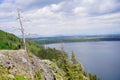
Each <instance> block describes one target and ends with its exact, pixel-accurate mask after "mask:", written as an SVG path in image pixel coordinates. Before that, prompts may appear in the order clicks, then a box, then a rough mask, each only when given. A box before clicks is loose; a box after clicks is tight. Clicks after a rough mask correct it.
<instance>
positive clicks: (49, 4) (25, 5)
mask: <svg viewBox="0 0 120 80" xmlns="http://www.w3.org/2000/svg"><path fill="white" fill-rule="evenodd" d="M17 8H19V9H20V11H21V16H22V20H23V25H24V28H25V33H26V34H37V35H40V36H56V35H94V34H96V35H99V34H120V0H0V29H2V30H4V31H7V32H11V33H15V34H16V35H20V30H19V27H20V26H19V22H18V20H17V11H16V9H17Z"/></svg>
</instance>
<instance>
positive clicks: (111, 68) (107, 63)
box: [45, 41, 120, 80]
mask: <svg viewBox="0 0 120 80" xmlns="http://www.w3.org/2000/svg"><path fill="white" fill-rule="evenodd" d="M63 45H64V50H65V51H66V52H68V53H69V55H71V51H74V52H75V54H76V57H77V58H78V61H79V62H80V63H81V64H82V65H83V66H84V70H85V71H86V72H91V73H93V74H96V75H97V76H98V77H100V78H101V79H102V80H120V41H100V42H74V43H64V44H63ZM45 47H51V48H56V49H59V50H60V49H61V43H56V44H48V45H45Z"/></svg>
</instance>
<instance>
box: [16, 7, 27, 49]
mask: <svg viewBox="0 0 120 80" xmlns="http://www.w3.org/2000/svg"><path fill="white" fill-rule="evenodd" d="M17 13H18V20H19V23H20V27H21V29H20V30H21V33H22V41H23V47H24V49H25V50H26V51H27V48H26V41H25V34H24V28H23V24H22V20H21V15H20V11H19V9H17Z"/></svg>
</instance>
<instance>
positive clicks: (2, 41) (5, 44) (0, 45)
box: [0, 30, 21, 49]
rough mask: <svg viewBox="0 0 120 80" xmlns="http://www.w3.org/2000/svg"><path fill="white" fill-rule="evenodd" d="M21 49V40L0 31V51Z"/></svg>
mask: <svg viewBox="0 0 120 80" xmlns="http://www.w3.org/2000/svg"><path fill="white" fill-rule="evenodd" d="M18 48H21V40H20V39H19V38H18V37H16V36H15V35H14V34H10V33H7V32H4V31H2V30H0V49H18Z"/></svg>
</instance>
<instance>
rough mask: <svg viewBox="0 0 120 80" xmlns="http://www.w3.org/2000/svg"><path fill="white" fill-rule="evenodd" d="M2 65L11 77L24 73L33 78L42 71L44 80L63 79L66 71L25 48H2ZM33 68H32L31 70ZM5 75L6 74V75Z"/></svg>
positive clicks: (25, 75)
mask: <svg viewBox="0 0 120 80" xmlns="http://www.w3.org/2000/svg"><path fill="white" fill-rule="evenodd" d="M0 65H2V66H3V67H4V68H5V69H7V71H8V73H9V74H8V75H6V76H9V77H11V78H14V77H16V76H17V75H22V76H24V77H26V78H31V76H30V71H31V72H32V76H34V75H36V72H37V71H40V73H41V76H42V79H43V80H63V79H62V76H64V72H63V71H62V70H60V69H59V68H58V67H57V65H56V64H55V63H53V62H51V61H49V60H41V59H39V58H38V57H36V56H34V55H33V54H31V53H29V54H28V55H27V53H26V51H24V50H0ZM30 69H31V70H30ZM4 76H5V75H4Z"/></svg>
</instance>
